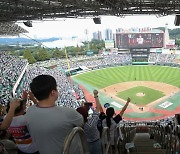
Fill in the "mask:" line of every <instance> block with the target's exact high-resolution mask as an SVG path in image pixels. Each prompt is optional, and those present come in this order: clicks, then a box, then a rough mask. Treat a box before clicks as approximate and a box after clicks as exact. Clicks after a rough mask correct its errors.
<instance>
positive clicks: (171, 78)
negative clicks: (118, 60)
mask: <svg viewBox="0 0 180 154" xmlns="http://www.w3.org/2000/svg"><path fill="white" fill-rule="evenodd" d="M72 79H73V81H74V82H76V83H78V84H79V85H80V86H81V87H82V88H83V89H84V91H85V95H86V98H87V99H89V101H94V99H93V97H92V92H93V90H94V89H97V90H98V91H99V98H100V102H101V104H102V105H104V104H105V103H109V104H110V105H111V106H112V107H114V108H115V109H116V111H117V112H119V111H120V110H121V108H122V107H123V105H124V103H125V101H126V99H127V98H128V97H130V98H131V103H130V105H129V106H128V109H127V110H126V112H125V114H124V115H123V117H124V118H125V119H129V120H156V119H161V118H165V117H168V116H172V115H174V114H175V113H177V112H179V111H180V108H179V106H180V69H179V68H173V67H164V66H120V67H110V68H104V69H99V70H94V71H89V72H86V73H83V74H79V75H76V76H73V77H72ZM139 107H143V110H142V108H141V110H140V109H139Z"/></svg>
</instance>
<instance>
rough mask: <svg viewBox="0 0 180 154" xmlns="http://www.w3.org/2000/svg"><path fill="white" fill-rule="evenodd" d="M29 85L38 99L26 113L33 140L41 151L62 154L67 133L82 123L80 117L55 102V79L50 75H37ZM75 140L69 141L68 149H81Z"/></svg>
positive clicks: (73, 150) (45, 153)
mask: <svg viewBox="0 0 180 154" xmlns="http://www.w3.org/2000/svg"><path fill="white" fill-rule="evenodd" d="M30 89H31V91H32V93H33V95H34V96H35V98H36V99H37V100H38V102H37V104H35V105H33V106H31V107H29V109H28V110H27V113H26V119H27V125H28V128H29V131H30V134H31V136H32V139H33V142H35V143H36V145H37V148H38V150H39V152H40V154H61V153H62V150H63V149H62V147H63V144H64V140H65V138H66V136H67V135H68V134H69V133H70V131H71V130H72V129H73V127H76V126H82V125H83V118H82V116H81V115H80V114H79V113H78V112H76V111H75V110H74V109H70V108H66V107H57V106H56V104H55V101H56V100H57V99H58V91H57V84H56V80H55V79H54V78H53V77H52V76H50V75H39V76H37V77H36V78H34V79H33V81H32V82H31V84H30ZM75 142H76V143H75ZM78 144H79V142H77V141H75V140H74V142H72V144H71V147H72V148H71V149H70V153H73V154H80V153H81V151H80V150H81V148H80V147H79V146H78Z"/></svg>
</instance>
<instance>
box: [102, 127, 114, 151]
mask: <svg viewBox="0 0 180 154" xmlns="http://www.w3.org/2000/svg"><path fill="white" fill-rule="evenodd" d="M102 150H103V154H109V153H111V152H112V149H111V142H110V130H109V128H108V127H104V128H103V132H102Z"/></svg>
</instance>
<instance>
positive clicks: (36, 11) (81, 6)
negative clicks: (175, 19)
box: [0, 0, 180, 35]
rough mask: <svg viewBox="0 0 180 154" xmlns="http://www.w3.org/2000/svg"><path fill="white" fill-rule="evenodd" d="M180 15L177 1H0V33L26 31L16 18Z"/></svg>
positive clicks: (179, 4)
mask: <svg viewBox="0 0 180 154" xmlns="http://www.w3.org/2000/svg"><path fill="white" fill-rule="evenodd" d="M136 14H148V15H151V14H153V15H157V16H166V15H174V14H180V0H0V27H1V30H0V35H18V34H20V33H27V31H26V30H25V29H23V28H21V27H20V26H18V25H16V24H15V23H14V22H16V21H30V20H44V19H47V18H48V19H50V18H51V19H56V18H87V17H98V16H110V15H111V16H120V17H122V16H126V15H136Z"/></svg>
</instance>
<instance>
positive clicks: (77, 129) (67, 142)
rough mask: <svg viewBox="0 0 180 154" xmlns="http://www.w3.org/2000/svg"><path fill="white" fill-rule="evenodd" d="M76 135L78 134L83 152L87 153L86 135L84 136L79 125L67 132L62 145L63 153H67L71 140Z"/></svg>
mask: <svg viewBox="0 0 180 154" xmlns="http://www.w3.org/2000/svg"><path fill="white" fill-rule="evenodd" d="M76 135H79V137H80V140H81V144H82V149H83V154H89V150H88V144H87V140H86V136H85V133H84V130H83V129H82V128H80V127H75V128H73V129H72V131H71V132H70V133H69V135H68V136H67V137H66V139H65V141H64V145H63V154H69V150H70V146H71V142H72V140H73V139H74V137H75V136H76Z"/></svg>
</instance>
